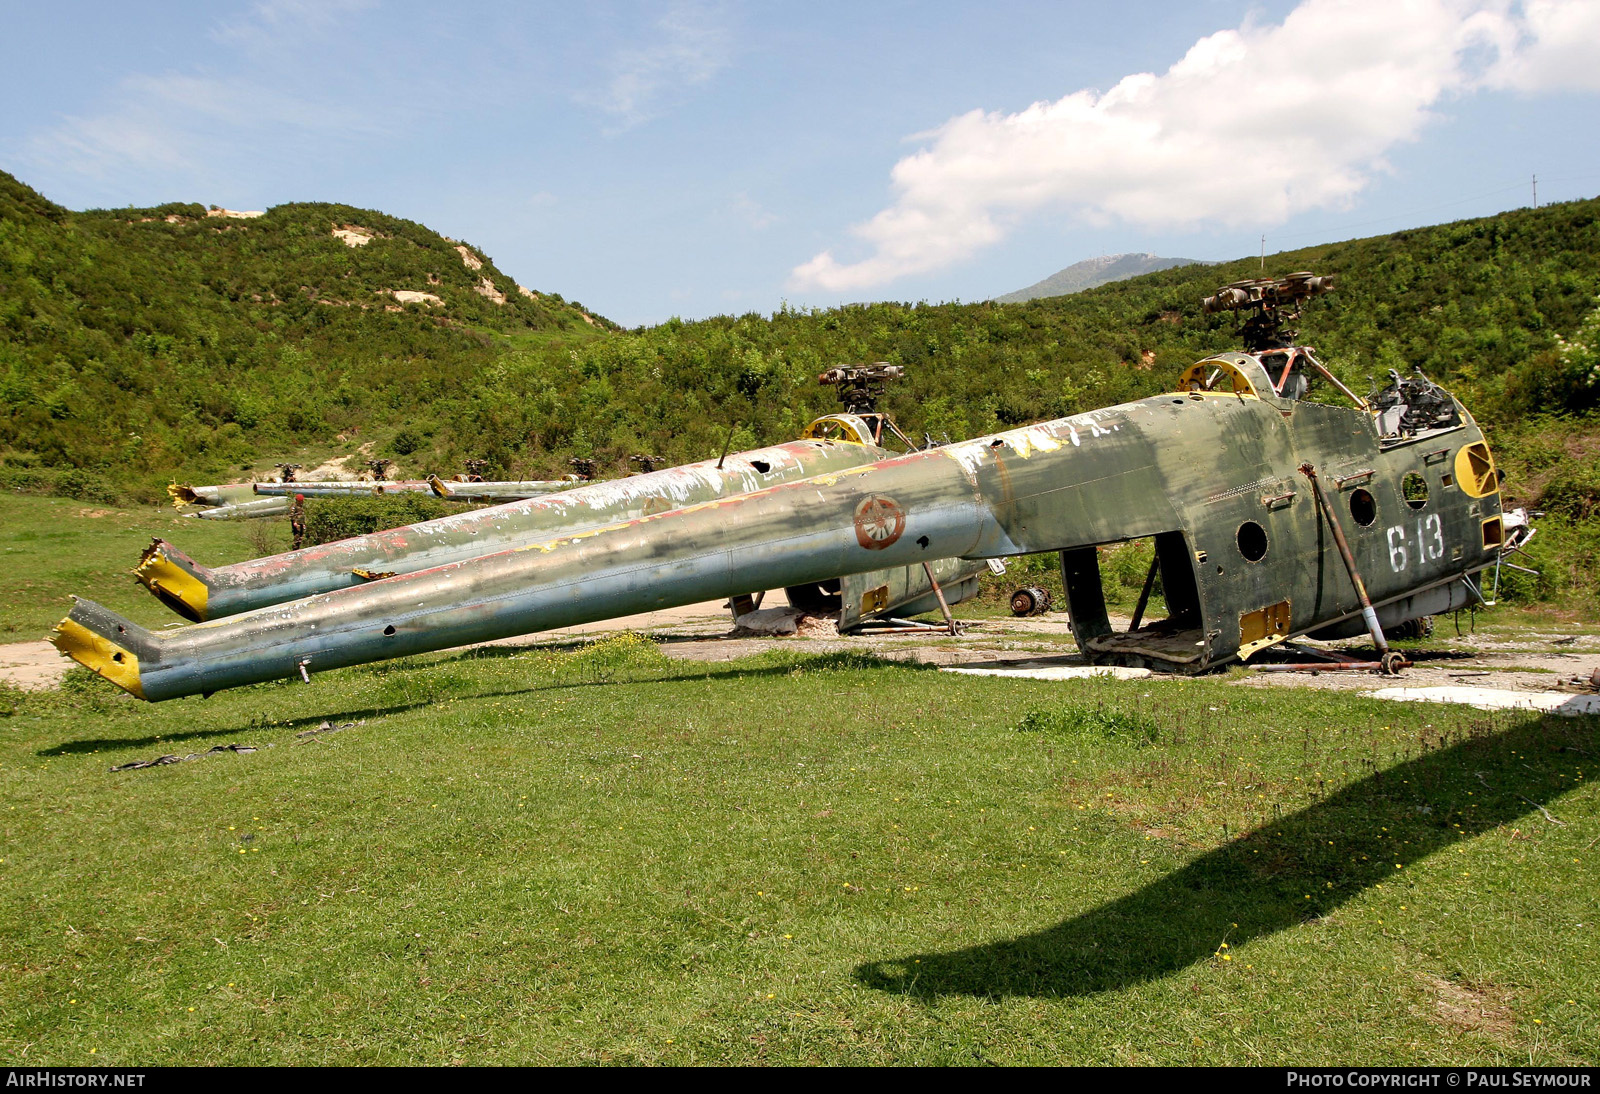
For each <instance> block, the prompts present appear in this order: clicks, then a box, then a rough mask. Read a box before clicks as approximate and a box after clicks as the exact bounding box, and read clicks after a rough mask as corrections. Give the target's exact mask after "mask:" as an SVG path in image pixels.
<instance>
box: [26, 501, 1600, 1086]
mask: <svg viewBox="0 0 1600 1094" xmlns="http://www.w3.org/2000/svg"><path fill="white" fill-rule="evenodd" d="M4 504H5V505H6V506H7V508H6V509H4V510H3V512H0V515H6V516H10V517H11V518H12V519H11V520H10V521H8V522H7V524H6V531H5V542H4V545H5V546H8V547H17V548H23V549H25V551H27V552H33V553H31V554H27V555H26V558H27V559H28V560H30V562H29V565H28V566H26V567H23V566H17V565H16V564H13V565H11V566H10V567H8V571H9V572H8V573H7V574H6V575H5V577H4V582H5V584H4V585H3V586H0V588H3V589H4V590H5V592H6V599H7V601H8V604H7V610H8V611H11V612H12V613H13V615H12V616H7V617H6V618H7V619H12V618H15V619H17V620H19V621H20V622H22V623H26V625H27V626H29V627H35V626H36V622H35V620H34V616H33V614H30V613H38V612H40V611H42V610H43V608H44V606H46V602H47V601H48V600H49V599H50V598H49V597H46V596H44V594H43V593H42V592H41V591H40V590H41V589H47V590H53V589H55V587H56V584H60V585H62V586H63V587H64V588H70V587H73V583H74V582H75V581H79V580H86V579H87V578H88V577H92V576H93V575H96V574H99V575H102V576H101V577H95V578H94V579H93V581H103V582H113V581H114V582H116V583H117V587H118V588H120V587H121V584H120V583H121V582H122V581H123V580H125V579H123V578H122V577H120V576H119V575H118V574H117V571H118V570H120V569H122V568H125V566H126V564H127V563H128V560H127V559H125V558H124V557H123V556H124V555H125V554H127V553H128V549H129V548H130V547H131V548H132V549H134V550H136V549H137V546H139V543H137V542H132V541H134V540H137V539H138V538H139V537H140V536H142V535H143V534H144V533H145V532H146V531H148V528H146V527H145V526H144V525H142V524H140V523H139V521H141V520H144V519H146V518H145V517H144V516H142V515H138V514H132V515H118V514H111V515H107V516H104V517H96V518H88V517H80V516H78V515H77V513H76V508H73V509H71V511H70V512H68V511H65V510H63V511H61V512H59V513H57V510H56V509H54V508H48V507H54V506H56V505H57V504H58V503H55V502H42V501H39V500H38V499H7V500H6V501H5V503H4ZM59 504H61V505H67V504H68V503H59ZM18 505H22V506H24V508H22V509H19V508H16V506H18ZM27 506H45V507H47V508H43V509H37V508H35V509H28V508H26V507H27ZM77 508H81V506H77ZM19 513H21V514H23V515H25V516H26V515H28V514H32V516H31V517H30V518H29V520H28V521H26V522H23V523H28V524H29V527H31V528H32V529H33V530H34V531H35V532H36V533H37V536H36V538H34V539H27V538H25V537H22V536H20V534H19V532H18V531H17V530H16V524H17V523H18V517H17V515H18V514H19ZM50 514H56V516H57V518H58V523H59V527H58V528H57V529H56V531H58V532H60V533H62V535H63V538H61V539H59V540H54V541H52V540H48V539H45V538H43V534H44V532H45V531H46V529H45V527H44V524H45V521H44V518H46V517H49V516H50ZM34 518H38V519H34ZM149 519H151V520H158V521H160V520H164V521H166V522H167V525H165V526H170V517H163V518H153V517H152V518H149ZM118 521H126V522H127V524H128V527H127V528H125V529H123V530H121V531H117V529H118V528H119V527H120V526H119V525H118V524H117V523H115V522H118ZM189 529H193V531H192V532H190V531H189ZM24 531H26V529H24ZM185 531H186V535H185V539H184V540H183V541H181V542H182V543H183V545H184V546H186V547H187V546H191V545H195V548H194V549H195V551H196V553H197V554H199V555H201V557H204V558H206V560H207V561H212V560H213V559H211V558H210V557H208V556H207V552H215V553H216V554H217V556H218V557H219V558H225V557H227V555H228V553H229V552H230V551H243V552H244V553H248V550H247V547H248V545H247V544H246V543H245V542H244V540H243V539H242V538H239V539H238V540H237V541H234V542H230V541H229V540H228V539H227V537H229V536H233V537H243V536H244V535H245V534H246V532H245V530H244V529H241V528H240V527H239V526H223V527H222V528H214V527H213V526H211V525H206V524H200V523H199V522H193V521H190V522H186V529H185ZM68 533H70V534H71V535H72V536H75V537H76V538H65V537H66V536H67V534H68ZM201 536H216V537H217V538H216V539H214V540H210V541H207V542H205V543H198V539H197V537H201ZM124 537H126V538H127V540H128V541H129V542H123V538H124ZM191 537H196V538H191ZM52 542H53V543H57V544H67V545H70V547H71V550H70V551H47V550H46V548H47V547H48V546H49V544H50V543H52ZM7 557H8V559H9V558H10V557H11V556H9V555H8V556H7ZM69 565H70V566H81V567H83V571H82V573H61V572H57V570H53V569H52V566H54V567H57V568H58V569H64V568H66V567H67V566H69ZM47 579H48V580H47ZM28 581H32V582H33V583H34V587H33V588H32V589H21V588H19V586H21V585H22V584H23V583H24V582H28ZM41 583H43V584H41ZM75 591H85V592H88V593H91V594H93V595H97V596H103V597H106V598H107V599H111V598H110V595H109V594H108V593H107V592H106V591H105V590H104V589H101V588H98V587H93V582H91V585H90V586H88V587H85V586H79V587H77V588H76V589H75ZM51 595H52V596H53V595H54V594H53V593H52V594H51ZM127 597H128V599H127V600H126V601H123V602H115V601H113V602H114V603H116V604H117V606H118V607H119V610H124V609H126V608H128V607H130V606H133V605H136V604H138V602H139V600H140V599H141V598H142V599H144V600H148V597H146V596H145V594H144V593H143V592H142V591H141V590H139V589H137V588H136V587H135V586H133V584H132V582H131V581H129V582H127ZM150 603H151V604H152V605H153V602H150ZM57 610H58V606H55V607H50V611H51V612H55V611H57ZM145 617H146V618H149V619H151V620H152V621H157V620H159V614H158V612H156V613H151V612H149V611H148V610H146V616H145ZM51 618H54V616H51ZM28 633H29V636H31V634H32V633H33V632H32V631H30V632H28ZM803 651H804V647H803V646H801V645H797V646H796V647H795V648H794V649H793V650H783V651H780V652H771V653H766V654H762V655H759V656H757V657H752V658H747V659H744V660H741V661H736V662H731V663H722V664H709V665H708V664H697V663H687V662H679V661H673V660H669V659H668V658H666V657H665V656H663V655H662V653H661V652H660V651H659V650H658V648H657V647H655V646H653V645H651V644H650V643H648V642H645V641H643V640H640V639H637V638H632V637H630V636H622V637H619V638H614V639H610V640H606V641H603V642H600V643H598V644H595V645H591V646H588V647H583V648H577V649H573V648H564V649H558V648H535V649H531V650H514V649H506V648H496V649H490V650H482V651H476V652H474V653H471V654H467V655H433V656H429V657H422V658H415V659H410V660H405V661H399V662H394V663H391V664H387V665H378V666H369V667H366V668H360V669H350V670H344V671H340V672H333V673H326V674H321V675H318V676H316V677H314V683H313V685H312V686H310V687H307V686H305V685H303V684H299V683H295V684H289V683H284V684H274V685H261V686H256V687H252V688H246V689H242V690H239V691H234V692H227V693H222V694H218V695H216V696H213V697H212V698H210V699H206V700H200V699H186V700H179V701H174V702H171V703H166V704H160V705H147V704H143V703H139V702H137V701H135V700H133V699H130V698H127V697H125V696H123V695H121V694H120V693H118V692H116V691H115V690H114V689H112V688H111V687H110V686H109V685H106V684H103V683H102V682H101V681H99V680H98V679H97V678H94V677H91V676H89V675H87V674H85V673H82V672H81V671H75V672H74V673H72V674H70V675H69V677H68V678H67V680H66V682H65V684H64V685H63V686H62V687H61V688H59V689H55V690H51V691H45V692H35V693H22V692H18V691H15V690H13V689H0V1015H3V1018H0V1059H3V1060H4V1061H5V1062H7V1063H17V1062H22V1063H28V1064H47V1063H50V1064H85V1063H105V1064H159V1063H189V1064H206V1063H218V1064H226V1063H342V1062H352V1063H355V1062H360V1063H441V1064H444V1063H452V1062H466V1063H476V1062H489V1063H539V1062H590V1061H593V1062H622V1063H628V1062H670V1063H695V1062H724V1061H726V1062H772V1063H887V1062H903V1063H974V1064H977V1063H989V1062H996V1063H1048V1062H1083V1063H1190V1062H1202V1063H1246V1064H1248V1063H1290V1062H1293V1063H1325V1064H1332V1063H1398V1064H1407V1063H1490V1062H1495V1063H1505V1064H1513V1063H1517V1064H1520V1063H1527V1062H1530V1061H1531V1062H1533V1063H1541V1064H1559V1063H1580V1062H1593V1061H1594V1060H1596V1059H1597V1058H1600V1027H1597V1022H1600V993H1597V991H1596V984H1600V924H1597V922H1596V920H1597V919H1600V900H1597V899H1596V898H1597V894H1600V883H1597V880H1596V865H1597V863H1600V849H1597V848H1600V845H1597V842H1596V841H1597V838H1600V791H1597V790H1596V787H1595V785H1594V783H1595V774H1596V765H1597V764H1600V721H1597V720H1594V719H1589V720H1556V719H1539V718H1535V717H1529V716H1525V715H1516V716H1507V715H1499V716H1490V715H1487V714H1480V713H1477V712H1473V711H1470V710H1468V709H1466V708H1459V707H1446V706H1426V705H1421V704H1380V703H1377V702H1374V701H1372V700H1368V699H1364V698H1361V697H1359V696H1351V695H1349V694H1348V693H1337V692H1327V691H1311V690H1300V689H1285V688H1274V689H1254V688H1242V687H1238V686H1235V685H1234V684H1233V683H1232V682H1231V681H1232V680H1234V679H1236V677H1229V676H1220V677H1214V678H1209V679H1204V680H1199V681H1188V682H1178V681H1151V680H1145V681H1128V682H1116V681H1078V682H1069V683H1042V682H1037V681H1027V680H1005V679H996V678H986V677H970V676H957V675H951V674H945V673H940V672H938V671H935V670H932V669H925V668H917V667H913V666H909V665H903V664H899V663H891V662H882V661H878V660H875V659H873V658H871V657H869V656H863V655H851V654H843V655H841V654H831V655H815V654H810V655H808V654H806V653H805V652H803ZM324 723H331V725H332V726H333V727H338V726H341V725H344V724H345V723H358V724H355V725H351V726H349V727H348V728H343V729H337V728H335V730H334V731H331V732H317V730H318V728H319V727H320V726H322V725H323V724H324ZM234 745H237V746H250V747H253V748H255V749H256V751H254V752H234V751H220V752H216V753H210V754H204V755H201V756H200V757H199V758H196V759H193V760H191V761H189V762H184V763H179V764H175V765H171V766H161V767H153V768H147V769H139V770H128V771H120V772H113V771H111V770H110V769H111V768H112V767H113V766H116V765H121V764H125V763H128V762H130V761H136V760H146V759H153V758H155V757H157V756H160V755H163V754H169V753H170V754H177V755H187V754H190V753H205V752H206V750H208V749H212V748H215V747H218V746H234ZM1539 806H1543V807H1544V808H1546V809H1548V810H1549V812H1550V814H1551V816H1552V817H1554V818H1555V819H1556V820H1557V821H1559V822H1561V823H1559V824H1556V823H1552V822H1550V821H1547V820H1546V819H1545V818H1544V816H1543V815H1542V814H1541V812H1540V810H1539V808H1538V807H1539Z"/></svg>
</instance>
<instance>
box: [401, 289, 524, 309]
mask: <svg viewBox="0 0 1600 1094" xmlns="http://www.w3.org/2000/svg"><path fill="white" fill-rule="evenodd" d="M389 295H390V296H392V297H394V298H395V299H396V300H398V301H400V303H402V304H426V305H428V307H430V308H442V307H444V301H443V300H441V299H439V298H438V297H437V296H435V295H433V293H431V292H417V291H416V290H414V289H393V290H391V291H390V293H389ZM500 302H501V303H502V304H503V303H505V297H501V298H500Z"/></svg>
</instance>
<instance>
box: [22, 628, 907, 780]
mask: <svg viewBox="0 0 1600 1094" xmlns="http://www.w3.org/2000/svg"><path fill="white" fill-rule="evenodd" d="M496 656H499V655H497V654H493V653H489V652H487V649H475V650H472V651H470V652H469V653H466V654H462V655H460V656H459V657H452V658H450V659H448V660H445V661H432V662H428V663H424V664H419V665H408V664H405V663H404V662H396V663H394V664H392V665H390V666H387V668H388V671H389V672H390V673H420V672H425V671H426V670H428V669H433V670H438V669H440V668H442V667H444V666H446V665H451V664H456V663H459V662H461V661H464V660H469V659H471V660H481V659H484V658H492V657H496ZM769 656H771V655H769V654H757V655H756V657H758V658H760V657H769ZM702 664H704V662H696V661H681V662H678V661H675V662H672V663H671V664H669V665H666V666H663V671H665V672H667V673H669V675H663V676H657V677H645V678H633V679H628V678H626V676H625V675H623V676H621V677H620V678H619V677H618V676H613V675H610V674H609V672H610V670H607V669H606V668H604V667H601V668H598V669H595V670H592V671H594V673H595V675H594V676H593V677H592V678H590V679H578V680H562V681H558V682H552V683H548V684H535V685H530V686H517V687H503V688H486V689H482V690H478V691H473V692H469V693H465V694H461V693H457V692H454V691H451V692H449V693H448V694H446V695H441V696H437V697H429V698H423V699H408V700H406V701H403V702H396V703H392V704H390V705H388V706H381V705H372V706H363V707H359V708H355V709H351V710H344V711H339V712H336V713H327V712H322V713H317V714H309V715H306V716H304V717H300V718H290V719H287V720H285V721H281V722H274V723H272V724H271V725H263V724H262V723H261V722H260V721H259V720H257V719H255V718H252V719H251V720H249V721H246V722H244V723H243V724H239V725H233V726H224V727H219V728H215V729H195V730H189V731H187V732H184V731H180V732H175V733H163V734H161V735H160V736H144V737H88V738H82V739H79V740H74V741H63V742H62V743H61V744H58V745H54V746H52V747H50V748H41V749H39V750H38V751H36V752H35V753H34V755H36V756H70V755H76V754H83V753H89V752H107V751H116V750H118V749H129V748H148V747H151V746H155V745H169V744H174V743H177V742H182V741H203V740H208V739H211V738H215V737H230V736H233V735H235V734H239V733H276V732H279V731H281V730H286V729H288V730H298V729H301V728H304V727H308V726H316V725H321V724H322V723H323V722H333V723H334V724H336V725H337V724H338V723H340V722H353V721H359V720H360V719H363V718H365V719H368V720H371V719H375V718H382V717H385V716H387V715H391V714H404V713H406V712H407V711H411V710H419V709H421V708H423V707H428V706H432V705H433V704H434V703H435V702H437V701H438V699H439V698H449V699H452V700H473V699H499V698H505V697H508V696H513V695H526V694H528V693H529V692H536V691H539V692H549V693H552V694H556V693H560V692H565V691H574V690H578V689H583V688H601V687H613V686H616V685H619V684H625V685H636V686H637V685H651V684H677V683H683V682H686V681H703V680H729V679H731V680H749V679H756V678H760V677H771V676H788V675H791V674H793V673H795V672H857V671H861V670H863V669H868V670H871V669H880V668H885V669H905V670H910V671H924V670H932V669H934V668H935V666H932V665H917V664H910V663H906V662H901V661H893V660H888V659H884V658H876V657H874V656H872V655H870V654H864V653H858V652H855V651H843V652H830V653H818V654H805V655H801V656H795V657H793V659H792V660H788V659H786V660H784V661H782V662H781V663H779V664H775V665H763V664H754V665H743V666H740V665H737V664H733V663H729V664H727V665H725V666H723V667H719V668H711V669H707V668H700V667H699V666H700V665H702ZM575 671H576V672H577V673H578V674H580V675H581V674H582V673H583V672H584V671H589V670H585V669H583V668H579V669H577V670H575ZM269 686H270V685H269Z"/></svg>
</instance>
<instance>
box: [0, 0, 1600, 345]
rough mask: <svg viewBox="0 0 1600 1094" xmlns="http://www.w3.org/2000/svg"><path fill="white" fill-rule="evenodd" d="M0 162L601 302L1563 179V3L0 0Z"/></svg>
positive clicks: (1590, 23)
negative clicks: (351, 208) (317, 210)
mask: <svg viewBox="0 0 1600 1094" xmlns="http://www.w3.org/2000/svg"><path fill="white" fill-rule="evenodd" d="M3 25H4V26H5V27H6V28H7V29H6V34H5V36H4V38H3V39H0V98H3V101H4V103H5V104H6V109H5V110H4V111H3V112H0V167H3V168H4V169H6V170H9V171H11V172H12V173H13V174H15V175H17V176H18V177H19V178H21V179H22V180H24V181H25V182H28V183H29V184H31V185H33V186H35V187H36V188H38V189H39V190H41V191H42V192H44V193H45V194H46V195H47V196H49V197H51V198H53V199H54V200H56V201H59V202H61V203H63V204H65V205H68V206H70V207H72V208H85V207H116V206H123V205H151V204H158V203H160V202H164V201H174V200H178V201H199V202H203V203H205V204H218V205H223V206H226V207H228V208H233V209H261V208H266V207H268V206H271V205H275V204H279V203H282V202H286V201H304V200H317V201H340V202H345V203H348V204H351V205H357V206H366V207H372V208H377V209H381V210H383V211H385V212H388V213H391V214H395V215H398V216H404V217H409V218H412V219H414V220H418V221H421V222H423V223H425V224H427V225H429V226H430V227H432V228H435V229H437V230H438V231H441V232H443V233H445V234H447V235H450V236H453V237H456V238H460V239H466V240H469V241H471V242H472V243H474V244H476V245H478V246H480V247H482V248H483V249H484V250H485V251H486V252H487V253H489V254H490V255H492V256H493V257H494V259H495V261H496V263H497V264H498V265H499V266H500V267H501V268H502V269H503V270H505V271H506V272H507V273H509V274H511V275H512V276H513V277H515V278H517V280H518V281H520V282H521V283H522V284H524V285H528V286H530V287H532V288H537V289H541V290H551V291H557V292H560V293H562V294H563V295H565V296H567V297H568V298H569V299H578V300H581V301H582V302H583V303H584V304H586V305H587V306H589V307H591V308H593V309H595V310H597V311H600V312H601V313H603V314H606V315H608V316H610V317H612V318H614V319H616V320H618V321H619V322H622V323H624V324H628V325H633V324H640V323H653V322H659V321H661V320H663V319H665V318H667V317H669V316H671V315H680V316H683V317H686V318H692V317H700V316H705V315H712V314H718V313H726V312H732V313H739V312H745V311H757V312H763V313H765V312H770V311H772V310H773V309H775V308H777V307H778V306H779V304H780V302H782V301H785V300H787V301H788V302H789V303H791V304H794V305H813V304H814V305H829V304H834V303H838V302H841V301H852V300H866V299H896V300H953V299H962V300H978V299H985V298H987V297H990V296H993V295H997V294H999V293H1003V292H1008V291H1010V290H1013V289H1016V288H1020V287H1022V286H1024V285H1027V284H1030V283H1032V282H1034V281H1037V280H1039V279H1040V278H1042V277H1044V276H1046V275H1048V274H1050V273H1052V272H1054V271H1055V270H1056V269H1059V268H1060V267H1062V266H1065V265H1068V264H1070V263H1072V262H1075V261H1078V260H1079V259H1082V258H1087V257H1092V256H1094V255H1098V254H1103V253H1115V252H1121V251H1153V252H1156V253H1159V254H1166V255H1183V256H1187V257H1193V258H1207V259H1223V258H1231V257H1237V256H1239V255H1243V254H1252V253H1254V252H1255V251H1256V250H1257V248H1258V247H1259V239H1260V236H1261V234H1262V233H1265V234H1266V235H1267V248H1268V250H1269V252H1270V251H1272V250H1276V249H1280V248H1290V247H1297V246H1303V245H1306V244H1310V243H1315V242H1320V241H1322V240H1326V239H1336V238H1348V237H1352V236H1360V235H1370V234H1375V233H1378V232H1384V231H1391V230H1394V229H1398V228H1401V227H1407V226H1410V225H1415V224H1423V223H1433V222H1438V221H1442V220H1451V219H1456V218H1458V217H1464V216H1475V215H1480V214H1484V213H1490V212H1495V211H1498V210H1501V209H1506V208H1514V207H1517V206H1519V205H1525V204H1527V203H1528V202H1529V200H1530V187H1529V178H1530V176H1531V175H1533V174H1534V173H1537V174H1538V175H1539V178H1540V187H1539V196H1540V199H1541V201H1548V200H1560V199H1563V198H1573V197H1589V196H1594V195H1595V194H1596V193H1600V141H1597V140H1596V139H1595V138H1596V129H1597V126H1596V124H1595V117H1596V112H1597V107H1600V0H1520V2H1516V3H1513V2H1511V0H1302V2H1300V3H1291V2H1273V3H1254V4H1246V3H1237V2H1232V0H1203V2H1198V3H1189V4H1141V3H1124V4H1121V5H1107V4H1104V3H1092V4H1087V3H1084V4H1080V3H1049V4H1027V3H986V4H983V5H976V4H970V5H962V4H943V3H908V2H902V3H877V4H826V3H810V4H805V5H798V4H795V5H775V4H754V3H746V4H741V3H732V2H728V3H678V4H666V3H664V4H624V3H591V4H561V5H536V4H479V5H448V4H424V3H397V2H373V3H361V2H357V3H343V4H341V3H334V2H324V3H311V2H299V0H296V2H284V0H269V2H265V3H243V4H219V3H207V4H198V3H197V4H191V5H184V4H168V5H159V6H149V7H135V6H132V5H111V4H103V3H102V4H86V3H70V2H67V3H56V4H52V5H41V4H37V3H10V2H7V3H6V4H5V11H4V23H3Z"/></svg>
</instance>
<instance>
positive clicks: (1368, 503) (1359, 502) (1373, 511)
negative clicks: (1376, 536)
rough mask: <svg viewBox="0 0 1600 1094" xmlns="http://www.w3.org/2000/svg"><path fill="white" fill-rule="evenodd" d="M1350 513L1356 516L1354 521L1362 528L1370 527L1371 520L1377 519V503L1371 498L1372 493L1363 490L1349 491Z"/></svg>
mask: <svg viewBox="0 0 1600 1094" xmlns="http://www.w3.org/2000/svg"><path fill="white" fill-rule="evenodd" d="M1350 515H1351V516H1352V517H1355V518H1356V523H1357V524H1359V525H1361V527H1363V528H1370V527H1372V522H1373V521H1375V520H1377V519H1378V503H1377V502H1375V501H1373V500H1372V495H1371V494H1369V493H1367V491H1365V490H1353V491H1351V492H1350Z"/></svg>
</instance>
